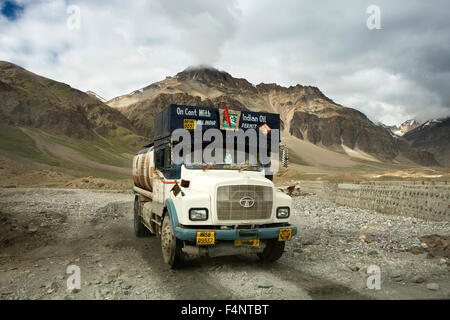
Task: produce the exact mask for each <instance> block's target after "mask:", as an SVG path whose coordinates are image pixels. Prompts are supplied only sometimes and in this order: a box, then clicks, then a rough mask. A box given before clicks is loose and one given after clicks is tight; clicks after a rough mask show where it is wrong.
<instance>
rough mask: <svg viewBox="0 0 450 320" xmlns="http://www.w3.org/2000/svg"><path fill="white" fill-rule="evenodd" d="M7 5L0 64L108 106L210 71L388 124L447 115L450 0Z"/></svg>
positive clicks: (112, 0) (1, 22)
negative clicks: (300, 89)
mask: <svg viewBox="0 0 450 320" xmlns="http://www.w3.org/2000/svg"><path fill="white" fill-rule="evenodd" d="M370 5H376V6H377V7H378V8H379V9H380V11H379V12H380V15H379V20H377V19H375V18H376V17H375V15H374V14H375V12H374V11H372V10H369V13H368V7H369V6H370ZM0 10H1V11H0V12H1V14H0V60H6V61H10V62H13V63H16V64H18V65H20V66H22V67H24V68H26V69H28V70H30V71H33V72H35V73H38V74H41V75H44V76H46V77H49V78H52V79H55V80H58V81H62V82H65V83H68V84H70V85H71V86H72V87H75V88H78V89H80V90H84V91H86V90H93V91H95V92H97V93H98V94H99V95H101V96H103V97H104V98H106V99H110V98H113V97H115V96H118V95H121V94H125V93H128V92H130V91H133V90H135V89H138V88H141V87H144V86H146V85H148V84H150V83H153V82H155V81H159V80H162V79H164V78H165V77H166V76H167V75H175V74H176V73H177V72H179V71H181V70H183V69H185V68H186V67H187V66H190V65H197V64H208V65H211V66H214V67H216V68H218V69H221V70H225V71H227V72H229V73H231V74H232V75H233V76H235V77H239V78H246V79H247V80H249V81H250V82H252V83H254V84H258V83H261V82H266V83H267V82H276V83H278V84H281V85H284V86H290V85H295V84H297V83H300V84H303V85H313V86H317V87H319V88H320V89H321V90H322V91H323V92H324V93H325V94H326V95H327V96H328V97H330V98H331V99H333V100H334V101H336V102H337V103H340V104H342V105H345V106H349V107H353V108H356V109H358V110H360V111H362V112H364V113H365V114H366V115H367V116H369V118H370V119H372V120H373V121H382V122H384V123H386V124H397V123H400V122H403V121H404V120H406V119H409V118H417V119H418V120H421V121H424V120H427V119H430V118H435V117H442V116H449V115H450V2H449V1H446V0H442V1H440V0H433V1H419V0H417V1H413V0H404V1H400V0H397V1H382V0H370V1H365V0H352V1H350V0H348V1H347V0H342V1H310V0H309V1H306V0H305V1H298V0H293V1H274V0H270V1H269V0H236V1H212V0H189V1H182V0H177V1H175V0H135V1H118V0H100V1H92V0H72V1H64V0H41V1H37V0H33V1H31V0H15V1H7V0H0ZM78 17H79V19H78ZM368 20H369V22H370V23H369V25H371V26H373V25H374V23H375V22H377V21H379V23H380V25H379V27H380V28H379V29H377V28H375V29H369V28H368V27H367V21H368ZM78 26H79V28H78Z"/></svg>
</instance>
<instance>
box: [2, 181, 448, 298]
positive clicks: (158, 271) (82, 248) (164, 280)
mask: <svg viewBox="0 0 450 320" xmlns="http://www.w3.org/2000/svg"><path fill="white" fill-rule="evenodd" d="M132 207H133V195H132V194H131V193H130V192H121V191H117V192H114V191H113V192H111V191H99V190H98V191H97V190H69V189H0V299H345V298H350V299H394V298H399V299H408V298H449V293H450V278H449V264H448V260H447V258H445V257H439V256H431V257H430V254H427V253H426V252H424V253H420V252H419V253H420V254H417V255H416V254H413V253H410V252H407V250H406V249H408V248H409V247H412V246H416V245H418V246H421V242H420V240H418V237H419V236H421V235H427V234H438V235H448V234H449V233H450V227H449V224H448V223H443V222H426V221H422V220H419V219H412V218H402V217H390V216H386V215H381V214H377V213H375V212H370V211H365V210H359V209H354V208H347V207H337V206H335V205H334V204H332V203H330V202H327V201H325V200H322V199H320V198H318V197H316V196H302V197H297V198H295V199H294V210H293V223H294V224H296V225H297V226H298V227H299V234H298V235H297V237H296V238H295V239H294V240H293V241H291V242H289V243H288V245H287V247H286V252H285V254H284V255H283V257H282V258H281V259H280V260H279V261H278V262H276V263H273V264H262V263H260V262H259V260H258V259H257V257H256V256H240V257H226V258H216V259H207V258H202V259H199V258H197V259H193V260H190V261H189V262H188V263H187V264H186V266H185V267H184V268H183V269H181V270H170V269H169V268H168V266H166V265H165V264H164V262H163V260H162V256H161V249H160V241H159V239H156V238H139V239H138V238H135V237H134V234H133V223H132ZM364 226H370V227H372V228H378V229H375V230H383V232H385V230H386V229H388V230H389V231H390V234H389V237H388V238H386V237H380V238H377V237H376V234H377V233H376V232H375V233H374V234H375V236H374V235H373V234H372V235H371V236H372V239H371V241H370V242H368V241H362V240H361V236H360V235H358V231H359V230H360V229H361V228H362V227H364ZM383 232H381V234H382V235H385V233H383ZM427 256H428V258H427ZM69 265H76V266H79V267H80V271H81V290H80V291H79V292H70V291H68V290H67V286H66V281H67V278H68V276H69V275H68V274H66V270H67V267H68V266H69ZM370 265H377V266H379V268H380V270H381V289H380V290H369V289H368V288H367V285H366V282H367V278H368V276H369V275H368V274H367V273H366V271H367V267H369V266H370ZM420 277H422V278H423V279H422V278H420ZM422 280H423V281H422Z"/></svg>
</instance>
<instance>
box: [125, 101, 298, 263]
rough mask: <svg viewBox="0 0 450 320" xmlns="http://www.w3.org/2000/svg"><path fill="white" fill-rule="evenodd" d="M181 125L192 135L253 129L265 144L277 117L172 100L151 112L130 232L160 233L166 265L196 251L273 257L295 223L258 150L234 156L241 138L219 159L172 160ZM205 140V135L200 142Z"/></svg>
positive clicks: (136, 170)
mask: <svg viewBox="0 0 450 320" xmlns="http://www.w3.org/2000/svg"><path fill="white" fill-rule="evenodd" d="M179 129H183V130H185V131H186V132H188V133H192V136H195V133H196V130H197V131H200V132H197V133H199V134H200V135H201V134H203V133H205V132H207V130H208V129H216V133H217V132H220V133H222V134H223V135H224V137H225V136H226V134H227V131H234V132H236V131H239V130H240V131H241V132H246V130H249V129H253V130H255V132H258V133H259V135H258V136H259V137H265V138H267V141H269V143H268V147H269V149H270V148H271V143H270V141H272V140H273V139H271V134H272V133H273V132H275V130H279V129H280V117H279V114H272V113H261V112H250V111H245V110H242V111H239V110H233V109H232V108H218V109H214V108H206V107H197V106H183V105H170V106H168V107H167V108H166V109H164V110H163V111H162V112H161V113H159V114H158V115H156V117H155V119H154V137H153V143H151V144H149V145H147V146H145V149H143V150H141V151H140V152H138V153H137V154H136V155H135V157H134V158H133V182H134V187H133V191H134V193H135V198H134V231H135V235H136V236H137V237H146V236H156V237H159V238H161V248H162V256H163V259H164V261H165V262H166V263H168V264H169V265H170V267H171V268H177V267H180V266H181V265H182V264H183V262H184V261H185V260H186V259H189V258H190V257H195V256H208V257H219V256H229V255H242V254H256V255H257V256H258V257H259V258H260V259H261V260H262V261H266V262H273V261H276V260H278V259H279V258H280V257H281V256H282V254H283V251H284V247H285V243H286V241H288V240H290V239H291V238H292V237H293V236H294V235H296V233H297V228H296V227H295V226H293V225H291V224H290V223H289V219H290V215H291V202H292V200H291V197H289V196H288V195H286V194H284V193H282V192H280V191H278V189H277V188H275V186H274V183H273V181H272V180H273V179H272V177H273V172H270V170H268V167H267V165H263V164H261V163H260V161H259V160H260V157H259V155H257V159H258V161H256V163H249V162H248V159H245V161H242V158H241V160H240V161H242V162H239V163H238V162H237V161H236V160H234V158H236V159H237V158H239V157H238V156H236V157H235V155H236V152H237V151H238V149H239V148H238V147H239V145H237V146H236V147H235V148H234V149H233V150H227V146H226V145H225V142H224V146H223V153H224V154H225V155H224V158H223V161H215V162H213V163H211V162H210V163H206V162H204V161H202V160H200V161H192V159H190V156H191V155H190V154H187V153H189V152H186V154H183V155H182V158H181V159H182V160H181V161H180V160H178V161H174V159H175V156H174V150H176V149H177V145H178V143H181V142H180V139H175V138H174V132H175V131H176V130H179ZM278 137H279V135H278ZM258 139H260V138H258ZM194 140H195V139H194V138H192V148H191V150H192V149H194V148H195V146H194ZM223 141H226V139H225V138H224V140H223ZM245 141H246V140H245ZM197 142H198V141H197ZM256 142H257V144H259V141H256ZM277 142H279V141H277ZM184 143H185V144H186V141H184ZM187 143H188V144H189V143H191V141H188V142H187ZM244 144H245V145H244V146H242V145H241V146H240V147H244V152H245V153H247V152H248V151H249V149H251V146H252V145H254V144H255V141H253V142H251V144H250V142H248V141H246V142H244ZM206 145H207V143H205V142H204V141H202V142H201V144H200V149H204V148H205V147H206ZM219 147H220V146H219ZM196 148H197V149H199V147H198V144H197V145H196ZM219 149H220V148H219ZM200 151H202V150H200ZM203 151H204V150H203ZM219 151H220V150H219ZM260 151H261V150H258V152H260ZM217 152H218V151H217ZM230 154H232V155H231V156H230ZM227 156H228V158H227ZM244 156H245V155H244ZM193 157H194V156H193ZM188 160H189V161H188Z"/></svg>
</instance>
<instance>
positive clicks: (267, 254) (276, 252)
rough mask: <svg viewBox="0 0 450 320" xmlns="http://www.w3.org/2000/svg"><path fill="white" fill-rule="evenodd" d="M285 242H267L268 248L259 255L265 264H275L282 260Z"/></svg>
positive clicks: (272, 240)
mask: <svg viewBox="0 0 450 320" xmlns="http://www.w3.org/2000/svg"><path fill="white" fill-rule="evenodd" d="M284 244H285V241H277V239H270V240H268V241H267V246H266V247H265V248H264V251H263V252H261V253H257V255H258V257H259V259H261V261H264V262H275V261H277V260H278V259H280V258H281V256H282V255H283V252H284Z"/></svg>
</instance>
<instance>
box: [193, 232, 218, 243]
mask: <svg viewBox="0 0 450 320" xmlns="http://www.w3.org/2000/svg"><path fill="white" fill-rule="evenodd" d="M214 242H215V238H214V231H198V232H197V245H198V246H207V245H212V244H214Z"/></svg>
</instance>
